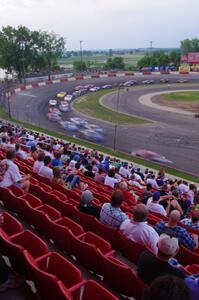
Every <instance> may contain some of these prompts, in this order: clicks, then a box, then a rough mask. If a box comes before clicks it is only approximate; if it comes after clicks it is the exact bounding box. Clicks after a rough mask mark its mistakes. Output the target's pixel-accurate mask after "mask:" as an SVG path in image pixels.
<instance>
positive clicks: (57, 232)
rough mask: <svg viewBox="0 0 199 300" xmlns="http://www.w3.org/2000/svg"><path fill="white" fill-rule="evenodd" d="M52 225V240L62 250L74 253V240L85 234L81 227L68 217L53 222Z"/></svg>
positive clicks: (50, 222) (50, 221)
mask: <svg viewBox="0 0 199 300" xmlns="http://www.w3.org/2000/svg"><path fill="white" fill-rule="evenodd" d="M49 224H50V239H51V240H53V241H54V243H55V244H56V245H57V246H58V247H59V248H61V249H63V250H65V251H66V252H68V253H72V238H73V236H75V237H78V236H79V235H82V234H83V232H84V231H83V228H82V226H81V225H79V224H77V223H75V222H74V221H72V220H71V219H69V218H67V217H63V218H61V219H59V220H56V221H52V220H50V219H49Z"/></svg>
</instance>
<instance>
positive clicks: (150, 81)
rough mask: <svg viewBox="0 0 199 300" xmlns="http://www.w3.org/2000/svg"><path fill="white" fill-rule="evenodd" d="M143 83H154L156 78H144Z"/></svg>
mask: <svg viewBox="0 0 199 300" xmlns="http://www.w3.org/2000/svg"><path fill="white" fill-rule="evenodd" d="M142 83H143V84H153V83H154V80H152V79H149V80H144V81H142Z"/></svg>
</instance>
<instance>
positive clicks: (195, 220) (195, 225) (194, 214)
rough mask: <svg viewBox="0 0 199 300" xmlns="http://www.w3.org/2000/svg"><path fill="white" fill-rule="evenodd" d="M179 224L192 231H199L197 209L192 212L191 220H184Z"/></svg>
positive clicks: (198, 212) (198, 210) (198, 211)
mask: <svg viewBox="0 0 199 300" xmlns="http://www.w3.org/2000/svg"><path fill="white" fill-rule="evenodd" d="M181 223H182V224H184V225H186V226H188V227H191V228H192V229H196V230H199V209H195V210H193V212H192V216H191V218H185V219H183V220H181Z"/></svg>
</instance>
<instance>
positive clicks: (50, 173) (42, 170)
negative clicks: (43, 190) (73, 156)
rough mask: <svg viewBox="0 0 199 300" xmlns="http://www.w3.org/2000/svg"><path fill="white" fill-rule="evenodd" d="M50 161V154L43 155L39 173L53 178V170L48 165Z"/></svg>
mask: <svg viewBox="0 0 199 300" xmlns="http://www.w3.org/2000/svg"><path fill="white" fill-rule="evenodd" d="M50 163H51V158H50V156H45V157H44V166H43V167H41V168H40V170H39V175H41V176H44V177H47V178H48V179H50V180H52V179H53V170H52V169H51V168H50V167H49V165H50Z"/></svg>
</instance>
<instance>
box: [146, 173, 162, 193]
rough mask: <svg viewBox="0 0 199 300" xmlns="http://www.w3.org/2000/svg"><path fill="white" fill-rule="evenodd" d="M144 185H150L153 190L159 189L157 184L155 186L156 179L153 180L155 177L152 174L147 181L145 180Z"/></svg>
mask: <svg viewBox="0 0 199 300" xmlns="http://www.w3.org/2000/svg"><path fill="white" fill-rule="evenodd" d="M146 183H150V184H151V185H152V188H153V189H157V190H158V189H159V186H158V184H157V182H156V179H155V175H154V174H151V176H150V178H148V179H147V180H146Z"/></svg>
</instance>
